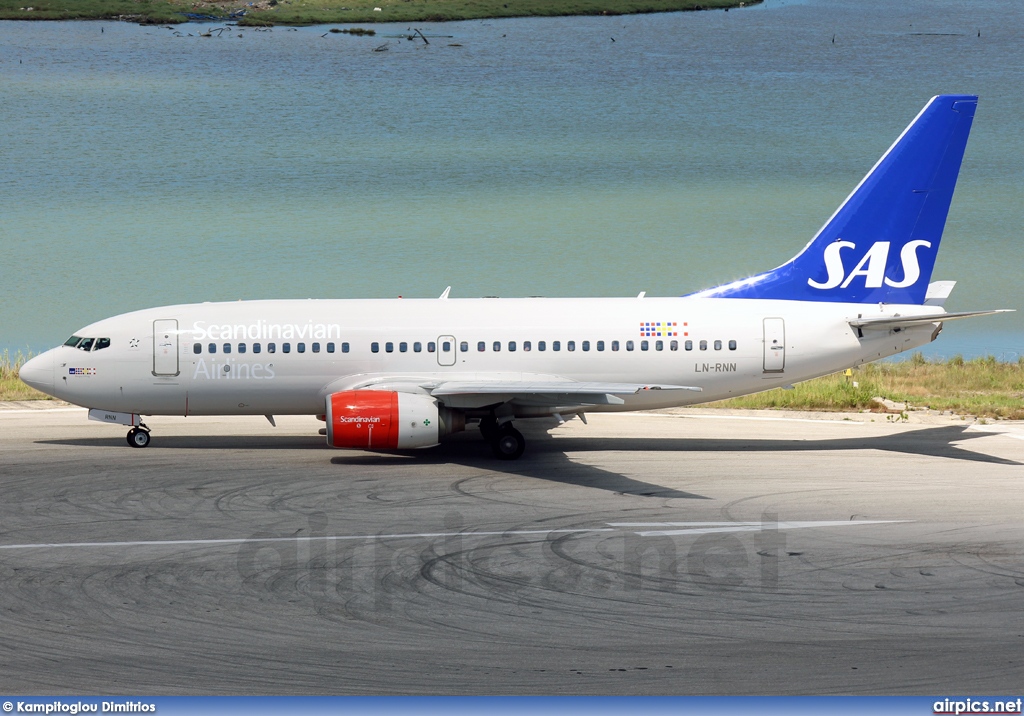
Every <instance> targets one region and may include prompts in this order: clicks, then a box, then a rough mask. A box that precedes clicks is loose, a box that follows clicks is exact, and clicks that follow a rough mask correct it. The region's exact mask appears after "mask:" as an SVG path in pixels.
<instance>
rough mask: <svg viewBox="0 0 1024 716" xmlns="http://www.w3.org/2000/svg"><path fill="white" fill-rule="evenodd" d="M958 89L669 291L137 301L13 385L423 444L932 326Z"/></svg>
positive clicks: (851, 351)
mask: <svg viewBox="0 0 1024 716" xmlns="http://www.w3.org/2000/svg"><path fill="white" fill-rule="evenodd" d="M976 107H977V97H974V96H964V95H942V96H938V97H934V98H932V100H931V101H929V102H928V104H927V105H926V106H925V107H924V109H923V110H921V113H920V114H919V115H918V116H917V117H916V118H915V119H914V121H913V122H911V124H910V126H908V127H907V129H906V130H904V132H903V134H901V135H900V137H899V138H898V139H897V140H896V142H895V144H893V145H892V147H890V148H889V150H888V151H887V152H886V153H885V154H884V155H883V156H882V158H881V159H880V160H879V161H878V163H877V164H875V166H874V167H873V168H872V169H871V171H870V172H868V174H867V176H866V177H865V178H864V179H863V180H862V181H861V182H860V184H859V185H858V186H857V187H856V188H855V189H854V190H853V193H851V194H850V196H849V197H848V198H847V199H846V201H844V202H843V204H842V206H840V207H839V209H838V210H837V211H836V212H835V214H833V215H832V217H831V218H830V219H829V220H828V221H827V222H826V223H825V226H824V227H823V228H822V229H821V230H820V231H819V232H818V234H817V235H816V236H815V237H814V238H813V239H811V241H810V243H808V244H807V246H806V247H805V248H804V249H803V251H801V252H800V253H799V254H798V255H797V256H795V257H794V258H793V259H791V260H789V261H787V262H786V263H784V264H783V265H782V266H780V267H778V268H776V269H773V270H771V271H768V272H766V273H762V274H758V275H756V276H752V277H750V278H747V279H743V280H741V281H735V282H733V283H728V284H725V285H722V286H719V287H717V288H711V289H708V290H705V291H701V292H699V293H695V294H691V295H688V296H682V297H671V298H647V297H644V295H643V294H641V295H640V296H637V297H636V298H515V299H486V298H476V299H449V298H448V291H447V290H446V291H445V292H444V294H443V295H442V296H441V297H440V299H413V300H410V299H386V300H306V301H302V300H279V301H239V302H232V303H199V304H188V305H179V306H165V307H163V308H151V309H147V310H142V311H135V312H133V313H126V314H123V315H120V316H115V317H114V318H108V319H105V320H102V321H98V322H97V323H93V324H92V325H89V326H86V327H85V328H83V329H81V330H80V331H77V332H76V333H75V335H73V336H71V337H70V338H69V339H68V340H67V341H66V342H65V343H64V345H62V346H60V347H58V348H54V349H53V350H50V351H47V352H46V353H43V354H42V355H39V356H37V357H35V358H33V359H32V360H30V361H29V362H28V363H26V364H25V365H24V366H23V367H22V369H21V378H22V380H24V381H25V382H26V383H27V384H29V385H30V386H32V387H34V388H37V389H39V390H41V391H43V392H45V393H48V394H50V395H53V396H55V397H57V398H60V399H62V400H66V401H68V402H71V403H74V404H76V405H81V406H84V407H86V408H89V409H90V410H89V417H90V418H92V419H95V420H100V421H104V422H108V423H117V424H123V425H129V426H131V430H130V431H129V432H128V444H129V445H131V446H133V447H145V446H146V445H148V444H149V442H150V430H149V428H148V427H147V426H146V425H145V424H144V423H143V422H142V416H143V415H147V416H151V415H265V416H267V418H268V420H270V421H271V423H273V422H274V415H281V414H308V415H317V416H320V417H321V419H324V420H325V421H326V423H327V425H326V430H325V431H321V432H326V434H327V443H328V444H329V445H331V446H333V447H338V448H361V449H407V448H426V447H431V446H433V445H437V444H438V443H439V441H440V440H441V439H442V438H444V437H445V436H446V435H449V434H451V433H454V432H457V431H460V430H463V429H464V428H465V427H466V425H467V424H470V423H474V422H478V423H479V428H480V431H481V433H482V434H483V436H484V438H485V439H487V440H488V441H489V442H490V443H491V445H492V446H493V449H494V453H495V454H496V455H497V456H498V457H500V458H505V459H515V458H518V457H519V456H520V455H521V454H522V453H523V449H524V447H525V442H524V440H523V436H522V434H521V433H520V432H519V431H518V430H516V429H515V428H514V427H513V421H514V420H516V419H521V418H531V417H541V416H556V417H562V416H570V417H571V416H574V415H579V416H580V417H582V418H584V419H585V413H586V412H591V411H624V410H644V409H651V408H666V407H673V406H681V405H690V404H694V403H703V402H709V401H713V400H720V399H722V398H728V397H731V396H737V395H743V394H745V393H754V392H757V391H762V390H767V389H769V388H775V387H779V386H785V385H788V384H790V383H794V382H796V381H802V380H807V379H809V378H814V377H816V376H820V375H825V374H828V373H832V372H835V371H838V370H842V369H844V368H848V367H850V366H854V365H859V364H862V363H866V362H869V361H873V360H877V359H879V358H883V357H885V356H890V355H893V354H896V353H900V352H901V351H906V350H909V349H912V348H916V347H918V346H921V345H923V344H926V343H928V342H930V341H933V340H935V338H936V337H937V336H938V335H939V331H941V330H942V324H943V322H945V321H948V320H950V319H954V318H965V317H968V316H978V315H983V314H988V313H996V311H971V312H963V313H947V312H945V311H944V310H943V308H942V303H943V301H944V299H945V298H946V296H948V294H949V291H950V290H951V289H952V285H953V282H948V281H946V282H937V283H932V284H929V280H930V278H931V274H932V268H933V267H934V265H935V257H936V254H937V252H938V250H939V241H940V239H941V238H942V231H943V227H944V226H945V222H946V214H947V212H948V211H949V205H950V201H951V199H952V197H953V188H954V186H955V184H956V179H957V174H958V173H959V171H960V163H961V160H962V158H963V153H964V148H965V146H966V144H967V136H968V134H969V132H970V129H971V121H972V120H973V118H974V111H975V108H976Z"/></svg>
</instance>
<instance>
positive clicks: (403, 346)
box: [398, 341, 409, 353]
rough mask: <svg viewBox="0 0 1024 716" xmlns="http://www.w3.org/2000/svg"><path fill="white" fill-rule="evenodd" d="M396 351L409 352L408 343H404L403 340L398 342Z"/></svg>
mask: <svg viewBox="0 0 1024 716" xmlns="http://www.w3.org/2000/svg"><path fill="white" fill-rule="evenodd" d="M398 352H399V353H408V352H409V344H408V343H406V342H405V341H402V342H401V343H399V344H398Z"/></svg>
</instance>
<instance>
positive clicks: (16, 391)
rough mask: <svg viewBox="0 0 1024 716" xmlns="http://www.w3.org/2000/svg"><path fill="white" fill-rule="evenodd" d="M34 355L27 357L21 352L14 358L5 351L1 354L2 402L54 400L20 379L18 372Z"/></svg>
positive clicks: (0, 382) (0, 386)
mask: <svg viewBox="0 0 1024 716" xmlns="http://www.w3.org/2000/svg"><path fill="white" fill-rule="evenodd" d="M31 357H32V354H31V353H30V354H28V355H25V354H24V353H22V352H21V351H18V353H17V354H16V355H14V356H12V355H11V354H10V352H9V351H7V350H5V351H4V352H3V353H2V354H0V401H5V400H53V398H51V397H50V396H49V395H47V394H46V393H40V392H39V391H38V390H36V389H35V388H29V387H28V386H27V385H25V384H24V383H22V382H21V381H20V380H19V379H18V370H19V369H20V368H21V366H23V365H25V361H27V360H28V359H29V358H31Z"/></svg>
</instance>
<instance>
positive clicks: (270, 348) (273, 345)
mask: <svg viewBox="0 0 1024 716" xmlns="http://www.w3.org/2000/svg"><path fill="white" fill-rule="evenodd" d="M267 353H277V344H276V343H268V344H267Z"/></svg>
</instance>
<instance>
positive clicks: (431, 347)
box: [427, 341, 437, 353]
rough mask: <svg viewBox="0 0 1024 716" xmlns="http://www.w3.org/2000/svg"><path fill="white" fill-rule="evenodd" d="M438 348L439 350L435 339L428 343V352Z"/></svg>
mask: <svg viewBox="0 0 1024 716" xmlns="http://www.w3.org/2000/svg"><path fill="white" fill-rule="evenodd" d="M436 350H437V345H435V344H434V342H433V341H430V342H429V343H427V353H433V352H434V351H436Z"/></svg>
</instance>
